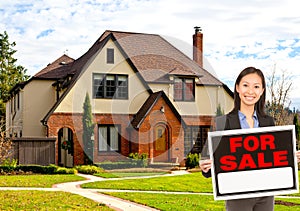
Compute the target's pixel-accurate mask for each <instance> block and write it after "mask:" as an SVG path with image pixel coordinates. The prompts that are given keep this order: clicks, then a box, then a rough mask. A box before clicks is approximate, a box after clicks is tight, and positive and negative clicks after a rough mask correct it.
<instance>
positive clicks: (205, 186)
mask: <svg viewBox="0 0 300 211" xmlns="http://www.w3.org/2000/svg"><path fill="white" fill-rule="evenodd" d="M82 187H83V188H97V189H100V188H101V189H119V190H145V191H146V190H157V191H181V192H185V191H187V192H204V193H212V186H211V179H206V178H204V177H203V176H202V174H201V173H200V172H197V173H192V174H186V175H180V176H162V177H154V178H144V179H126V180H114V181H109V180H108V181H103V182H94V183H87V184H83V185H82Z"/></svg>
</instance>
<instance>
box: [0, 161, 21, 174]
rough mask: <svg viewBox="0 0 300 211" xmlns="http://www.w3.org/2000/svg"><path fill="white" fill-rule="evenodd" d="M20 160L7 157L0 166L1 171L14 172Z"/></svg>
mask: <svg viewBox="0 0 300 211" xmlns="http://www.w3.org/2000/svg"><path fill="white" fill-rule="evenodd" d="M17 164H18V160H17V159H5V160H3V161H2V164H1V166H0V172H6V173H9V172H12V171H14V170H15V168H16V167H17Z"/></svg>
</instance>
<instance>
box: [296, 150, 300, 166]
mask: <svg viewBox="0 0 300 211" xmlns="http://www.w3.org/2000/svg"><path fill="white" fill-rule="evenodd" d="M296 157H297V162H298V163H300V150H298V151H297V152H296Z"/></svg>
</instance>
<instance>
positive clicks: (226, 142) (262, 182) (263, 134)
mask: <svg viewBox="0 0 300 211" xmlns="http://www.w3.org/2000/svg"><path fill="white" fill-rule="evenodd" d="M208 145H209V153H210V158H211V159H212V160H213V165H212V169H211V172H212V180H213V181H212V182H213V191H214V198H215V200H228V199H239V198H251V197H260V196H271V195H279V194H291V193H298V192H299V186H298V165H297V158H296V156H295V152H296V138H295V127H294V126H293V125H288V126H274V127H262V128H251V129H238V130H226V131H215V132H209V133H208Z"/></svg>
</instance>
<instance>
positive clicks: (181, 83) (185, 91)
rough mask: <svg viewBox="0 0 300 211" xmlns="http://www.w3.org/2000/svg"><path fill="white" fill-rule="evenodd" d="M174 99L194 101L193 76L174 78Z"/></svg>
mask: <svg viewBox="0 0 300 211" xmlns="http://www.w3.org/2000/svg"><path fill="white" fill-rule="evenodd" d="M174 100H175V101H195V82H194V79H193V78H175V79H174Z"/></svg>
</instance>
